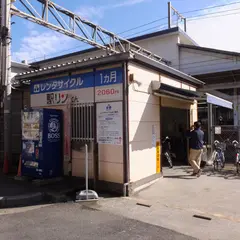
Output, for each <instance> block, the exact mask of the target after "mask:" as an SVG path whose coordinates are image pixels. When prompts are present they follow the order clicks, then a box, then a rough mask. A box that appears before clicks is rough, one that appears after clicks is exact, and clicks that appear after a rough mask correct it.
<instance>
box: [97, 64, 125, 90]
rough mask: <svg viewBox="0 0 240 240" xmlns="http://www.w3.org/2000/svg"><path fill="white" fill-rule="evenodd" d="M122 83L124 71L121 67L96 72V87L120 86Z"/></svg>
mask: <svg viewBox="0 0 240 240" xmlns="http://www.w3.org/2000/svg"><path fill="white" fill-rule="evenodd" d="M122 82H123V69H122V68H121V67H119V68H112V69H105V70H100V71H96V75H95V86H96V87H100V86H106V85H112V84H119V83H122Z"/></svg>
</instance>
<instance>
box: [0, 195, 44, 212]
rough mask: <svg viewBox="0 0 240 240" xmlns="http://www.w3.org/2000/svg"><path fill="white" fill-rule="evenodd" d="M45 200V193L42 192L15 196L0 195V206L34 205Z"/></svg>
mask: <svg viewBox="0 0 240 240" xmlns="http://www.w3.org/2000/svg"><path fill="white" fill-rule="evenodd" d="M44 201H45V194H44V193H42V192H37V193H30V194H23V195H17V196H5V197H0V208H11V207H22V206H28V205H36V204H39V203H43V202H44Z"/></svg>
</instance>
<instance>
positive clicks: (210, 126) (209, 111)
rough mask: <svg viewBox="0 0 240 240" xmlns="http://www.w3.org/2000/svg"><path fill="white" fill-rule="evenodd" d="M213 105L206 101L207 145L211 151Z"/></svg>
mask: <svg viewBox="0 0 240 240" xmlns="http://www.w3.org/2000/svg"><path fill="white" fill-rule="evenodd" d="M212 128H213V105H212V104H210V103H208V145H209V146H210V147H211V153H212V146H213V129H212Z"/></svg>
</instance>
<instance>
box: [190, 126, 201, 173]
mask: <svg viewBox="0 0 240 240" xmlns="http://www.w3.org/2000/svg"><path fill="white" fill-rule="evenodd" d="M188 136H189V146H190V154H189V163H190V164H191V166H192V168H193V174H192V175H193V176H197V177H200V176H201V173H202V170H201V168H200V164H201V158H202V153H203V141H204V132H203V131H202V130H201V123H200V122H195V123H194V129H193V130H192V131H191V132H190V133H189V134H188Z"/></svg>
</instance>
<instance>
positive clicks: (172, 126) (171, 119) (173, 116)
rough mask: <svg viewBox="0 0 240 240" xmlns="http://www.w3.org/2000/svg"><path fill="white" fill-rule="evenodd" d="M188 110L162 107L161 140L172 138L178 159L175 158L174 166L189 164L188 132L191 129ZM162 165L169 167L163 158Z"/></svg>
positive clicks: (171, 141) (172, 149)
mask: <svg viewBox="0 0 240 240" xmlns="http://www.w3.org/2000/svg"><path fill="white" fill-rule="evenodd" d="M189 112H190V111H189V110H187V109H179V108H170V107H161V138H162V141H163V140H164V139H165V137H166V136H168V137H169V138H170V143H171V151H172V153H174V155H175V156H176V158H173V165H175V166H176V165H187V164H188V159H187V156H188V154H187V153H188V150H187V149H188V146H187V138H186V132H187V130H188V129H189V119H190V114H189ZM162 159H163V160H162V165H163V166H168V162H167V160H166V159H164V157H163V158H162Z"/></svg>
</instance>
